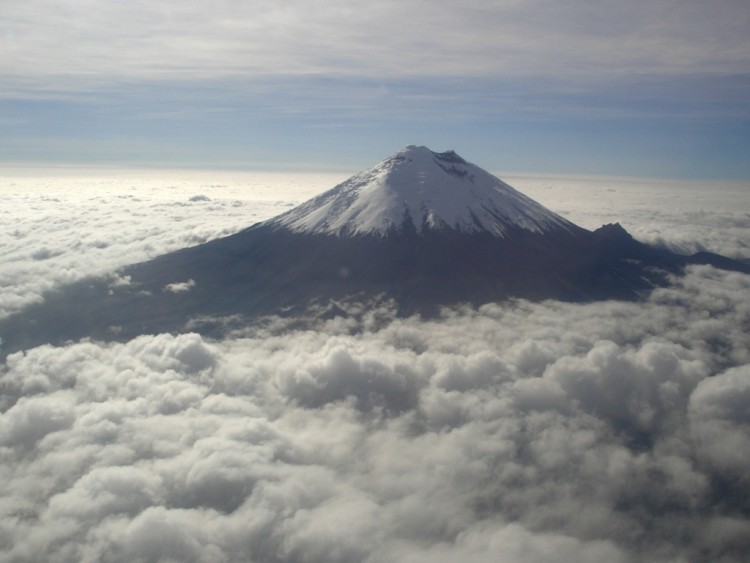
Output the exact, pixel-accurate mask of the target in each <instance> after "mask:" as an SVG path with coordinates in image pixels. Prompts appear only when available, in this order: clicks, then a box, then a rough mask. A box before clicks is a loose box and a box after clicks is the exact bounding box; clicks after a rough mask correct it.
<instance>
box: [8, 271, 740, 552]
mask: <svg viewBox="0 0 750 563" xmlns="http://www.w3.org/2000/svg"><path fill="white" fill-rule="evenodd" d="M749 289H750V279H748V277H747V276H741V275H735V274H724V273H717V272H716V271H713V270H710V269H706V268H697V269H695V270H694V271H693V272H692V273H691V275H690V276H688V277H687V278H686V279H685V281H684V282H682V283H680V284H678V285H677V286H676V287H675V288H672V289H665V290H659V291H657V292H655V293H654V295H653V296H652V298H651V299H650V301H649V302H647V303H643V304H623V303H605V304H595V305H570V304H559V303H543V304H530V303H526V302H517V303H510V304H506V305H502V306H495V305H493V306H487V307H484V308H482V309H481V310H480V311H471V310H466V311H449V312H446V313H445V317H444V318H443V319H442V320H439V321H431V322H426V321H420V320H418V319H406V320H388V311H375V312H373V313H372V314H371V315H369V316H366V317H365V319H364V320H363V321H362V322H361V323H354V322H353V321H346V320H342V319H334V320H332V321H328V322H327V323H325V324H323V325H321V326H319V327H318V330H291V331H286V330H268V331H264V332H260V333H253V334H247V335H245V336H238V337H236V338H233V339H230V340H226V341H223V342H220V343H211V342H206V341H204V340H203V339H202V338H201V337H200V336H198V335H196V334H185V335H180V336H170V335H158V336H143V337H139V338H136V339H135V340H132V341H130V342H128V343H125V344H103V343H101V344H100V343H87V342H84V343H79V344H74V345H70V346H67V347H65V348H52V347H48V346H44V347H40V348H37V349H34V350H31V351H29V352H27V353H19V354H16V355H13V356H11V357H9V359H8V366H7V370H6V372H5V373H4V374H3V377H2V385H3V388H4V390H5V393H4V397H5V403H6V404H5V405H4V412H3V415H2V417H0V445H1V449H0V455H1V456H2V460H3V463H2V467H3V468H4V469H3V473H4V475H3V477H4V478H3V479H2V486H1V487H2V488H1V489H0V491H1V492H0V494H2V498H3V503H2V506H3V514H2V519H0V530H1V531H0V538H2V542H0V545H1V546H2V549H3V551H4V553H5V557H6V559H7V560H19V561H20V560H33V559H55V560H58V561H126V560H134V559H138V558H142V559H143V560H145V561H156V560H160V559H170V558H171V559H176V560H182V561H236V560H250V561H329V562H330V561H394V560H400V561H428V560H429V561H455V560H459V559H460V560H467V561H494V560H497V557H498V556H500V555H502V557H503V558H504V560H508V561H572V560H580V561H602V560H607V561H637V560H650V561H675V560H686V561H689V560H698V559H701V558H708V559H710V560H712V561H740V560H741V559H742V557H743V554H746V553H747V550H748V549H750V543H748V539H747V538H748V537H750V536H748V532H749V531H750V522H748V521H747V515H746V506H747V504H746V503H747V500H748V495H750V481H748V479H747V475H748V469H750V467H749V466H748V462H747V460H746V456H744V455H743V453H744V452H745V451H747V447H748V446H750V434H749V433H748V419H747V415H746V410H747V409H746V406H747V404H748V403H747V402H748V400H750V394H749V393H750V386H749V385H748V384H747V381H748V376H750V371H748V365H750V357H748V350H750V341H749V339H748V336H747V334H748V333H747V331H744V332H743V331H742V330H738V329H739V328H740V327H745V328H747V326H748V319H750V309H748V306H747V304H746V303H745V301H746V300H745V299H744V297H745V296H746V295H747V291H748V290H749ZM376 315H379V316H380V317H381V318H380V319H379V320H378V319H375V316H376Z"/></svg>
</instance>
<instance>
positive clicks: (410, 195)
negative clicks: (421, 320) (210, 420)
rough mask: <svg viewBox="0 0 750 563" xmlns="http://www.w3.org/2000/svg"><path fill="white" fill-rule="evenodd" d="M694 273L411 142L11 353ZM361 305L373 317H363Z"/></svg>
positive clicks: (710, 259)
mask: <svg viewBox="0 0 750 563" xmlns="http://www.w3.org/2000/svg"><path fill="white" fill-rule="evenodd" d="M691 263H701V264H712V265H714V266H717V267H720V268H725V269H734V270H739V271H745V272H747V271H748V270H750V269H749V268H748V267H747V266H746V265H745V264H741V263H739V262H735V261H733V260H730V259H728V258H724V257H721V256H717V255H713V254H709V253H700V254H696V255H694V256H682V255H678V254H674V253H672V252H669V251H667V250H664V249H660V248H654V247H651V246H648V245H645V244H642V243H640V242H638V241H636V240H635V239H633V237H631V236H630V235H629V234H628V233H627V232H626V231H625V229H623V228H622V227H621V226H620V225H617V224H615V225H605V226H604V227H602V228H600V229H598V230H596V231H593V232H591V231H588V230H586V229H583V228H581V227H578V226H576V225H574V224H573V223H571V222H569V221H567V220H566V219H564V218H562V217H560V216H559V215H557V214H555V213H553V212H552V211H550V210H548V209H546V208H545V207H543V206H542V205H540V204H539V203H537V202H535V201H533V200H531V199H529V198H528V197H526V196H525V195H523V194H521V193H519V192H517V191H516V190H514V189H513V188H511V187H510V186H508V185H507V184H505V183H504V182H502V181H501V180H499V179H498V178H496V177H495V176H493V175H492V174H489V173H488V172H485V171H484V170H482V169H481V168H479V167H477V166H475V165H473V164H470V163H468V162H466V161H465V160H464V159H463V158H461V157H460V156H458V155H457V154H456V153H455V152H453V151H448V152H440V153H438V152H433V151H431V150H429V149H427V148H425V147H416V146H408V147H406V148H404V149H402V150H401V151H399V152H398V153H396V154H395V155H393V156H391V157H389V158H387V159H385V160H384V161H382V162H381V163H379V164H378V165H376V166H374V167H373V168H370V169H368V170H365V171H364V172H361V173H359V174H357V175H355V176H353V177H351V178H350V179H348V180H347V181H345V182H343V183H342V184H340V185H338V186H336V187H335V188H333V189H331V190H330V191H328V192H325V193H323V194H321V195H319V196H317V197H315V198H313V199H311V200H310V201H308V202H306V203H303V204H302V205H300V206H298V207H296V208H294V209H292V210H290V211H288V212H286V213H284V214H282V215H279V216H278V217H275V218H272V219H270V220H268V221H264V222H262V223H258V224H256V225H253V226H252V227H249V228H248V229H245V230H244V231H240V232H238V233H236V234H234V235H231V236H228V237H225V238H221V239H216V240H213V241H211V242H208V243H205V244H202V245H199V246H195V247H192V248H186V249H183V250H180V251H177V252H172V253H170V254H166V255H164V256H160V257H158V258H155V259H153V260H150V261H148V262H144V263H141V264H135V265H132V266H128V267H126V268H123V269H121V270H120V271H119V272H118V273H119V275H120V276H121V277H120V279H125V280H129V283H127V284H123V283H119V284H114V285H113V284H112V283H111V278H103V279H87V280H83V281H80V282H77V283H74V284H71V285H69V286H67V287H64V288H62V289H60V290H58V291H55V292H50V293H48V294H47V295H45V296H44V301H43V302H42V303H39V304H35V305H30V306H29V307H27V308H26V309H24V310H22V311H21V312H19V313H18V314H16V315H13V316H11V317H8V318H6V319H3V320H0V338H2V352H3V353H8V352H12V351H15V350H19V349H23V348H27V347H30V346H35V345H38V344H42V343H60V342H64V341H67V340H75V339H78V338H82V337H94V338H101V339H120V340H122V339H127V338H132V337H134V336H137V335H139V334H144V333H154V332H164V331H170V332H181V331H199V332H202V333H204V334H207V335H221V334H223V333H224V332H226V331H227V330H231V329H233V328H237V327H242V326H244V325H245V324H246V323H249V322H254V321H256V320H258V319H260V318H262V317H264V316H267V315H286V316H307V315H311V314H312V315H315V314H321V313H320V312H321V311H326V310H327V311H328V314H331V312H333V313H332V314H338V313H340V312H341V311H342V309H341V307H340V304H341V303H343V302H347V301H349V302H353V301H354V302H358V303H359V304H361V305H364V306H365V307H366V306H370V305H373V304H377V303H382V302H384V301H387V302H389V303H392V304H395V307H396V309H397V312H398V313H399V314H404V315H407V314H413V313H420V314H423V315H432V314H436V313H438V312H439V310H440V308H441V307H442V306H446V305H455V304H460V303H469V304H473V305H481V304H483V303H488V302H491V301H498V300H502V299H506V298H509V297H517V298H526V299H534V300H540V299H559V300H566V301H591V300H597V299H637V298H639V297H640V296H641V295H642V294H643V292H646V291H648V290H650V289H651V288H653V287H655V286H658V285H664V284H666V283H668V280H669V275H670V274H677V273H679V272H680V271H681V269H682V268H683V267H684V266H685V265H687V264H691ZM360 309H361V307H360Z"/></svg>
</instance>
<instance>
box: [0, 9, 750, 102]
mask: <svg viewBox="0 0 750 563" xmlns="http://www.w3.org/2000/svg"><path fill="white" fill-rule="evenodd" d="M5 16H6V17H5V20H4V22H3V24H2V28H0V30H1V31H2V32H3V34H4V39H5V41H4V44H5V49H6V50H7V52H9V53H12V54H13V56H9V57H4V58H3V59H2V60H3V61H4V63H3V64H2V67H0V72H2V74H3V75H5V76H6V77H9V78H10V79H11V80H10V82H8V81H6V82H5V86H6V88H10V89H13V88H14V87H16V88H23V89H25V88H29V87H31V88H34V87H37V88H40V87H41V88H45V87H46V88H49V87H56V88H60V89H63V90H65V89H71V90H77V89H80V88H81V87H100V86H102V85H110V86H111V85H113V84H116V83H117V82H118V81H122V80H125V81H141V80H149V81H159V80H164V79H168V80H169V79H178V80H179V79H191V80H195V79H198V80H205V79H212V80H215V79H217V78H225V77H228V76H245V77H248V76H256V77H257V76H268V75H277V74H279V73H283V74H286V75H311V74H317V75H334V76H341V75H348V76H357V77H379V78H389V77H390V78H393V77H404V76H410V77H413V76H432V77H477V76H484V77H506V78H508V77H511V78H534V77H542V76H543V77H545V80H547V83H548V85H549V86H553V85H554V86H556V87H561V88H566V87H570V85H571V84H574V83H578V84H579V85H580V84H582V83H591V82H593V83H599V84H606V83H607V82H608V81H609V82H611V81H612V80H613V79H617V80H620V79H626V77H634V76H636V75H641V76H644V75H647V76H652V77H657V76H658V77H664V76H684V75H700V76H705V75H706V74H710V75H714V76H718V75H721V76H727V75H734V76H737V75H740V74H744V73H746V72H747V68H748V62H750V61H749V60H748V53H749V52H750V43H749V41H750V40H749V39H748V36H747V33H746V29H747V24H748V21H749V19H748V18H750V11H748V9H747V6H746V5H745V4H744V3H743V2H737V1H733V0H722V1H720V2H718V3H713V4H712V5H711V6H707V5H705V4H704V3H700V2H696V1H690V2H678V3H674V2H656V3H654V2H643V1H640V0H639V1H638V2H629V3H627V4H623V3H617V2H605V3H600V4H598V5H597V6H596V7H592V6H591V5H590V4H589V3H586V2H568V3H566V4H565V6H561V5H559V4H558V3H556V2H549V1H547V0H527V1H522V2H518V1H510V2H493V3H487V2H484V1H481V0H475V1H471V2H463V3H461V4H460V5H458V4H452V3H443V4H441V5H439V6H435V4H434V3H431V2H426V1H423V0H411V1H409V2H394V1H391V0H388V1H384V2H379V3H377V4H373V3H372V2H362V1H349V2H340V1H335V2H331V1H327V2H309V1H308V2H300V1H293V2H286V3H284V5H279V4H277V3H273V2H266V1H254V2H236V1H231V0H227V1H224V2H218V3H214V4H212V5H211V9H206V5H205V4H204V3H201V2H195V1H191V2H179V3H177V2H174V1H171V0H163V1H160V2H152V3H149V4H143V3H128V4H122V3H119V2H112V1H106V2H99V3H97V4H95V5H93V4H86V3H76V4H66V5H60V4H59V3H56V2H50V1H49V0H33V1H30V2H24V3H16V4H15V5H13V6H10V7H9V13H6V14H5ZM581 81H582V82H581Z"/></svg>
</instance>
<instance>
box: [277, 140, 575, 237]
mask: <svg viewBox="0 0 750 563" xmlns="http://www.w3.org/2000/svg"><path fill="white" fill-rule="evenodd" d="M270 223H271V224H274V225H278V226H281V227H284V228H287V229H290V230H291V231H294V232H297V233H308V234H334V235H337V236H341V237H343V236H355V235H372V234H376V235H381V236H383V235H387V234H389V233H398V232H400V231H402V230H403V229H404V228H406V229H414V230H415V231H416V232H417V233H419V234H423V233H424V232H425V231H427V230H440V229H453V230H456V231H459V232H462V233H477V232H480V231H484V232H487V233H490V234H491V235H493V236H496V237H501V238H502V237H505V236H507V235H508V234H509V233H510V232H511V231H513V230H516V229H522V230H526V231H530V232H535V233H545V232H548V231H551V230H556V229H559V228H564V229H568V228H572V227H573V225H572V224H571V223H570V222H568V221H566V220H565V219H563V218H562V217H560V216H559V215H557V214H555V213H553V212H552V211H550V210H549V209H546V208H545V207H543V206H542V205H540V204H538V203H537V202H535V201H533V200H532V199H530V198H528V197H526V196H525V195H523V194H522V193H520V192H518V191H516V190H514V189H513V188H511V187H510V186H509V185H508V184H506V183H505V182H503V181H502V180H500V179H499V178H496V177H495V176H493V175H492V174H490V173H488V172H486V171H485V170H482V169H481V168H479V167H478V166H475V165H474V164H471V163H468V162H466V161H465V160H464V159H463V158H461V157H460V156H458V155H457V154H456V153H455V152H453V151H448V152H442V153H437V152H433V151H431V150H430V149H428V148H427V147H417V146H414V145H410V146H408V147H405V148H403V149H402V150H400V151H399V152H397V153H396V154H394V155H393V156H391V157H389V158H387V159H385V160H383V161H382V162H380V163H379V164H377V165H376V166H374V167H372V168H370V169H368V170H365V171H364V172H361V173H359V174H357V175H355V176H352V177H351V178H349V179H348V180H347V181H345V182H344V183H342V184H339V185H338V186H336V187H335V188H333V189H332V190H330V191H328V192H325V193H323V194H321V195H319V196H318V197H315V198H313V199H312V200H310V201H308V202H307V203H304V204H302V205H300V206H299V207H297V208H295V209H292V210H291V211H289V212H287V213H285V214H283V215H281V216H279V217H277V218H275V219H272V220H271V222H270Z"/></svg>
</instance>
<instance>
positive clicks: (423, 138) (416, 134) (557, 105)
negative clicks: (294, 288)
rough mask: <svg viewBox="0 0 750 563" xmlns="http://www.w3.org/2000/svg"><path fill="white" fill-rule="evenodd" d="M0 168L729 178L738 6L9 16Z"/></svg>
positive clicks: (2, 31) (351, 5)
mask: <svg viewBox="0 0 750 563" xmlns="http://www.w3.org/2000/svg"><path fill="white" fill-rule="evenodd" d="M2 12H3V13H2V14H0V49H1V51H0V53H2V55H0V161H5V162H8V163H30V164H49V163H55V164H71V165H80V164H83V165H85V164H108V165H109V164H113V165H134V166H142V165H148V166H164V167H173V166H188V167H199V168H233V169H248V170H320V171H342V172H346V171H352V172H354V171H356V170H358V169H360V168H362V167H364V166H368V165H371V164H373V163H374V162H376V161H378V160H380V159H381V158H383V157H385V156H387V155H388V154H390V153H392V152H395V151H396V150H398V149H399V148H400V147H402V146H404V145H407V144H424V145H427V146H430V147H431V148H433V149H435V150H444V149H448V148H452V149H455V150H457V151H458V152H459V153H460V154H462V155H463V156H464V157H466V158H468V159H469V160H472V161H473V162H476V163H477V164H479V165H481V166H483V167H485V168H488V169H491V170H493V171H525V172H545V173H549V172H552V173H554V172H558V173H590V174H614V175H636V176H665V177H687V178H750V4H748V3H747V2H746V1H744V0H741V1H731V0H718V1H716V2H712V3H710V4H709V3H705V2H699V1H696V0H674V1H672V0H656V1H650V2H647V1H643V0H633V1H631V2H627V3H623V2H612V1H600V2H597V3H591V2H588V1H586V2H584V1H579V0H572V1H570V2H565V3H562V2H559V1H552V0H507V1H487V0H464V1H462V2H460V3H459V2H439V1H435V0H433V1H431V2H428V1H422V0H400V1H398V2H397V1H392V0H381V1H379V2H377V3H373V2H362V1H359V0H349V1H347V2H344V1H339V0H328V1H325V2H323V1H317V0H307V1H304V2H303V1H301V0H289V1H287V2H283V3H280V2H271V1H257V0H252V1H244V2H239V1H234V0H216V1H213V2H206V1H198V0H183V1H179V2H178V1H175V0H155V1H151V2H141V1H133V2H127V3H123V2H118V1H112V0H97V1H93V0H91V1H88V0H76V1H70V0H67V1H62V2H61V1H59V0H24V1H23V2H21V1H19V0H11V1H10V3H6V4H5V5H4V7H3V11H2Z"/></svg>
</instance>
